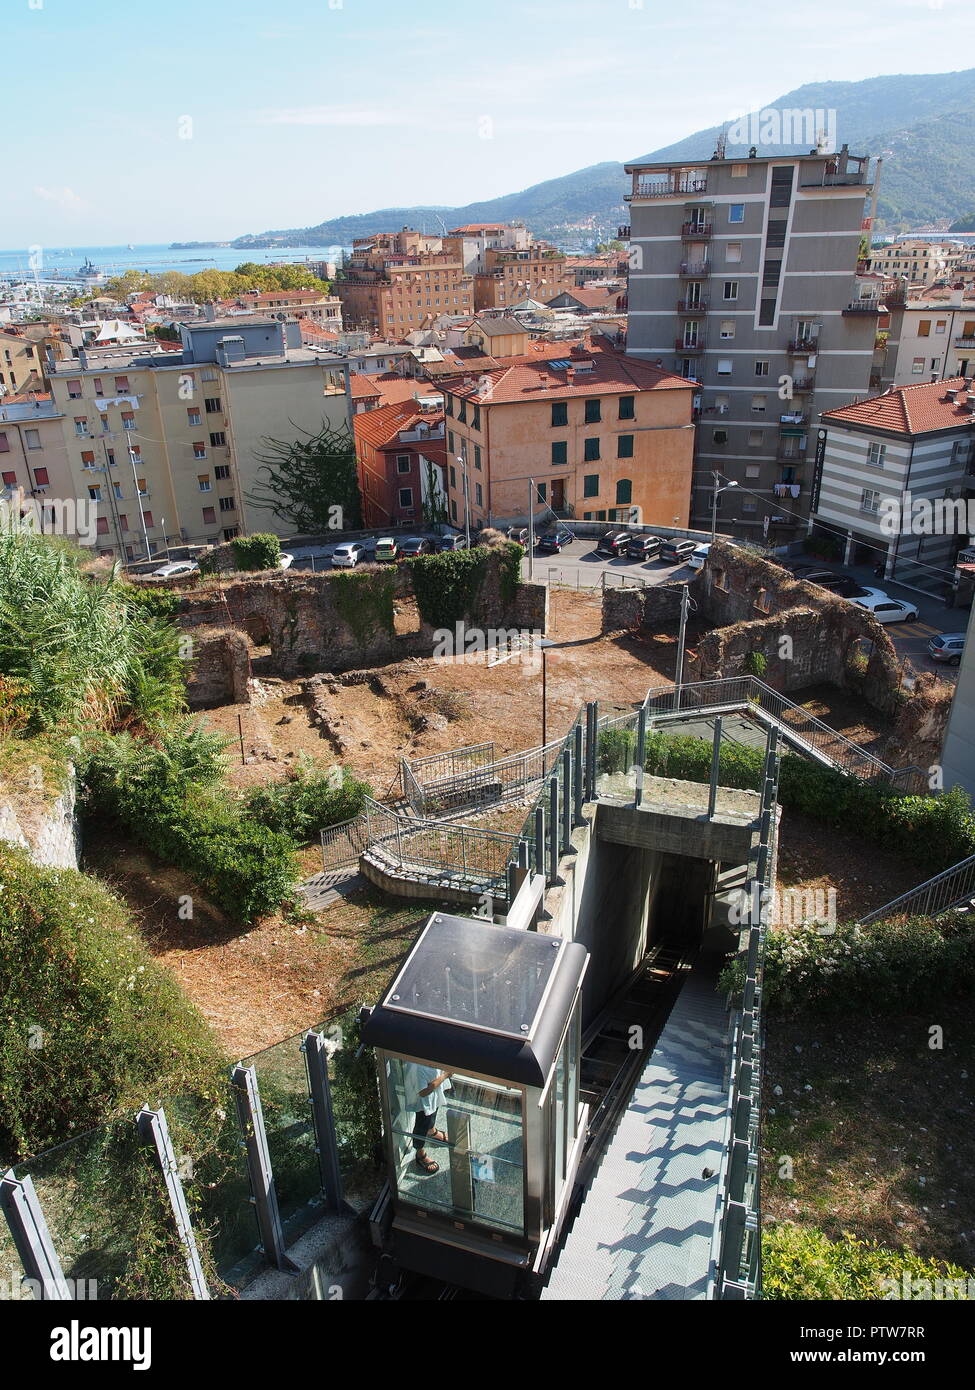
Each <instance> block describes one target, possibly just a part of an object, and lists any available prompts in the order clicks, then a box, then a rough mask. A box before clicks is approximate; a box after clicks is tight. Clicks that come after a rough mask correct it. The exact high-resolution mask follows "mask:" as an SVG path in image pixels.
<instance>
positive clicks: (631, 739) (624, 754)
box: [596, 729, 636, 772]
mask: <svg viewBox="0 0 975 1390" xmlns="http://www.w3.org/2000/svg"><path fill="white" fill-rule="evenodd" d="M635 751H636V734H635V733H634V732H633V730H632V729H607V730H606V731H605V732H604V733H601V734H600V735H599V745H598V751H597V754H596V760H597V763H598V766H599V771H600V772H629V770H630V768H631V767H632V765H633V758H634V755H635Z"/></svg>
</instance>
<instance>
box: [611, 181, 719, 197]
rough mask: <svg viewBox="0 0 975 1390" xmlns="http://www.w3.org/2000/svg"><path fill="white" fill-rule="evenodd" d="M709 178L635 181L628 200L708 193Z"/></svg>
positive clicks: (627, 195)
mask: <svg viewBox="0 0 975 1390" xmlns="http://www.w3.org/2000/svg"><path fill="white" fill-rule="evenodd" d="M707 191H708V181H707V177H706V176H705V177H703V178H700V177H698V178H682V179H637V178H634V180H633V192H632V193H627V194H625V195H624V196H625V197H626V198H677V197H680V196H681V195H682V194H687V193H706V192H707Z"/></svg>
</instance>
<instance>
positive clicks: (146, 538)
mask: <svg viewBox="0 0 975 1390" xmlns="http://www.w3.org/2000/svg"><path fill="white" fill-rule="evenodd" d="M129 463H130V464H131V465H132V486H133V487H134V488H135V500H136V503H137V505H138V508H139V520H140V522H141V523H142V539H143V540H144V541H145V546H146V559H147V560H151V559H152V552H151V550H150V549H149V532H148V531H147V530H146V514H145V512H144V511H143V510H142V493H141V492H140V490H139V479H138V478H137V477H136V472H135V454H134V453H133V452H132V446H131V445H129Z"/></svg>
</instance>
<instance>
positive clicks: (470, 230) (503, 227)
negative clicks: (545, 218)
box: [444, 222, 532, 275]
mask: <svg viewBox="0 0 975 1390" xmlns="http://www.w3.org/2000/svg"><path fill="white" fill-rule="evenodd" d="M531 244H532V234H531V232H530V231H529V230H528V228H527V227H525V226H524V225H523V224H522V223H520V222H511V223H508V222H468V223H467V224H466V225H465V226H463V227H454V228H453V230H452V231H450V232H448V233H447V235H446V236H445V237H444V250H445V251H449V252H450V253H451V254H452V255H457V256H459V257H460V258H461V260H462V261H463V263H464V273H465V274H466V275H481V274H483V273H484V271H486V270H487V268H488V265H487V253H488V251H526V250H527V249H528V247H529V246H531Z"/></svg>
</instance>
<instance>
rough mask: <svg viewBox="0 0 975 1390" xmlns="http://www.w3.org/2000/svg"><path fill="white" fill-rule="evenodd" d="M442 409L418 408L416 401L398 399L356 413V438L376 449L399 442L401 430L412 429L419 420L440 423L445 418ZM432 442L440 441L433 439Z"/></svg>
mask: <svg viewBox="0 0 975 1390" xmlns="http://www.w3.org/2000/svg"><path fill="white" fill-rule="evenodd" d="M443 418H444V416H443V411H442V410H418V409H417V407H416V402H415V401H413V400H412V399H410V400H409V401H396V402H394V403H392V404H390V405H384V406H380V407H379V409H378V410H367V411H364V412H363V413H362V414H361V415H354V416H353V417H352V423H353V427H354V431H355V437H356V439H357V440H358V441H359V442H360V443H363V444H369V445H371V446H372V447H373V448H374V449H382V448H385V447H386V446H387V445H392V444H395V443H396V442H397V436H398V435H399V432H400V430H408V429H412V427H413V425H414V424H415V423H416V422H417V421H418V420H428V421H429V422H430V423H431V424H439V423H440V422H441V420H443ZM430 442H431V443H432V444H437V443H439V442H440V441H438V440H431V441H430Z"/></svg>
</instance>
